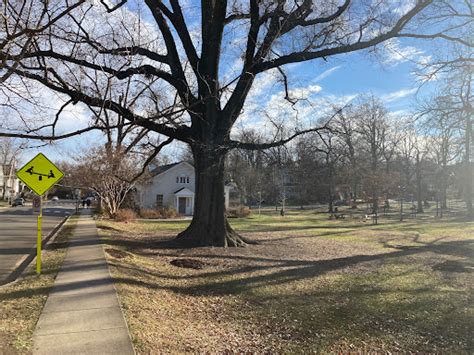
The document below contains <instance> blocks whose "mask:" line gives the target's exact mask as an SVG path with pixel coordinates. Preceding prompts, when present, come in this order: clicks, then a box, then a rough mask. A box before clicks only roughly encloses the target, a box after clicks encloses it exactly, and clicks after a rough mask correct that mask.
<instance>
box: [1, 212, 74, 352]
mask: <svg viewBox="0 0 474 355" xmlns="http://www.w3.org/2000/svg"><path fill="white" fill-rule="evenodd" d="M76 222H77V217H75V216H72V217H71V218H70V219H69V221H68V222H66V224H65V225H64V228H63V229H62V231H61V232H60V233H59V235H58V236H57V237H56V239H55V240H54V241H53V242H52V243H50V244H49V245H48V248H47V249H46V250H43V253H42V274H41V277H38V276H37V275H36V261H33V262H32V263H31V264H30V265H29V266H28V268H27V269H26V270H25V271H24V272H23V274H22V277H21V278H20V279H19V280H17V281H16V282H14V283H11V284H8V285H5V286H1V287H0V354H19V353H20V354H23V353H31V348H32V345H33V344H32V336H33V331H34V330H35V327H36V323H37V322H38V319H39V316H40V313H41V310H42V309H43V305H44V303H45V302H46V299H47V297H48V294H49V291H50V290H51V288H52V286H53V284H54V278H55V277H56V274H57V272H58V271H59V268H60V267H61V264H62V262H63V260H64V256H65V255H66V249H67V241H68V239H69V236H70V235H71V233H72V231H73V229H74V228H75V226H76Z"/></svg>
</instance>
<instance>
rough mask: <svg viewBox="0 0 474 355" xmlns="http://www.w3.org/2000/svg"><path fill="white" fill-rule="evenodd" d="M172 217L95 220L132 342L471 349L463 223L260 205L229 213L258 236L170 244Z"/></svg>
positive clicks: (151, 347)
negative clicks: (258, 210) (279, 211)
mask: <svg viewBox="0 0 474 355" xmlns="http://www.w3.org/2000/svg"><path fill="white" fill-rule="evenodd" d="M183 223H184V222H183ZM183 223H182V222H179V223H177V224H173V223H170V222H153V223H150V222H147V223H134V224H133V223H132V224H127V225H124V224H117V223H110V222H103V223H102V226H103V227H104V228H103V229H102V235H103V240H104V242H105V243H106V244H108V245H109V246H108V247H110V248H114V249H117V250H126V251H127V253H128V256H126V257H123V258H120V259H118V258H114V257H113V253H112V254H110V253H109V255H108V261H109V264H110V266H111V271H112V274H113V276H114V277H115V279H116V285H117V288H118V292H119V297H120V300H121V303H122V305H123V307H124V310H125V315H126V318H127V321H128V324H129V326H130V330H131V333H132V338H133V340H134V344H135V347H136V349H137V351H138V352H139V353H149V352H157V351H162V352H165V353H176V352H225V351H233V352H286V353H288V352H299V353H301V352H318V353H327V352H331V351H332V352H338V351H341V352H348V351H379V352H386V351H390V352H397V351H399V352H408V351H414V352H416V351H419V352H445V353H469V352H472V350H473V349H472V343H469V342H470V330H472V329H473V328H472V326H473V319H474V318H473V315H474V314H473V304H472V302H473V300H472V289H473V278H472V276H473V271H474V270H473V268H474V263H473V260H472V255H473V254H472V247H473V242H474V233H472V231H473V229H474V225H473V223H466V222H456V221H450V222H439V221H432V220H430V221H425V222H419V221H410V222H406V223H403V224H398V223H392V222H389V221H388V222H386V223H385V222H383V223H382V224H381V225H379V226H372V225H367V224H363V223H360V222H357V221H351V220H344V221H328V220H327V217H326V216H324V215H317V214H314V213H311V212H304V213H294V214H291V213H290V215H288V216H286V217H284V218H281V217H279V216H277V215H274V216H272V215H262V216H253V217H252V218H250V219H242V220H239V219H238V220H232V223H233V225H234V227H235V228H237V229H238V230H240V231H244V234H245V236H247V237H251V238H253V239H256V240H258V241H259V242H260V245H256V246H251V247H248V248H229V249H220V248H194V249H179V248H176V247H175V246H173V243H171V242H170V239H171V238H172V237H173V236H174V235H176V231H177V230H179V229H180V228H182V227H183V226H184V224H183ZM180 258H187V259H194V260H199V261H201V262H202V263H203V264H204V267H203V268H202V269H188V268H181V267H176V266H173V265H171V264H170V262H171V261H172V260H175V259H180ZM453 265H454V266H456V267H454V266H453Z"/></svg>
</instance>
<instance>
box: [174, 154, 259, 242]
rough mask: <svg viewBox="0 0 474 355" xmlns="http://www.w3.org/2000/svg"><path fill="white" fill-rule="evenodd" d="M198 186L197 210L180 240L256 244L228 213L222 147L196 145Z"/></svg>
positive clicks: (195, 201)
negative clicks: (240, 231) (234, 225)
mask: <svg viewBox="0 0 474 355" xmlns="http://www.w3.org/2000/svg"><path fill="white" fill-rule="evenodd" d="M192 151H193V157H194V168H195V171H196V189H195V199H194V214H193V219H192V221H191V224H190V225H189V227H188V228H187V229H186V230H184V231H183V232H181V233H180V234H178V236H177V240H178V241H180V242H182V243H184V244H185V245H186V246H218V247H244V246H246V245H247V244H254V243H253V242H251V241H249V240H247V239H245V238H244V237H242V236H240V235H239V234H237V233H236V232H235V231H234V230H233V229H232V227H231V226H230V224H229V222H228V221H227V217H226V216H225V196H224V161H225V156H226V153H225V152H223V151H222V150H220V149H219V147H214V149H213V148H208V149H203V148H201V147H199V146H197V147H196V146H193V147H192Z"/></svg>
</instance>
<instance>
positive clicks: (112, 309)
mask: <svg viewBox="0 0 474 355" xmlns="http://www.w3.org/2000/svg"><path fill="white" fill-rule="evenodd" d="M86 213H87V211H83V213H82V214H81V217H80V218H79V221H78V224H77V228H76V230H75V232H74V235H73V237H72V238H71V240H70V242H69V249H68V251H67V255H66V258H65V260H64V264H63V266H62V268H61V270H60V271H59V273H58V276H57V278H56V281H55V283H54V288H53V290H52V292H51V293H50V294H49V297H48V300H47V301H46V304H45V306H44V308H43V311H42V313H41V316H40V319H39V321H38V324H37V325H36V330H35V332H34V335H33V342H34V347H33V353H34V354H88V355H90V354H134V350H133V346H132V343H131V340H130V334H129V332H128V328H127V324H126V322H125V319H124V317H123V314H122V310H121V308H120V305H119V303H118V298H117V293H116V291H115V288H114V285H113V281H112V278H111V277H110V273H109V270H108V268H107V263H106V261H105V255H104V251H103V249H102V245H101V243H100V240H99V237H98V235H97V228H96V224H95V221H94V220H93V219H92V217H91V216H89V215H87V214H86Z"/></svg>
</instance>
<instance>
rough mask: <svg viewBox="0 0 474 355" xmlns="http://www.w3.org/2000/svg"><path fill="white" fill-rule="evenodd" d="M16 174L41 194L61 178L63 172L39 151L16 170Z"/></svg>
mask: <svg viewBox="0 0 474 355" xmlns="http://www.w3.org/2000/svg"><path fill="white" fill-rule="evenodd" d="M16 176H18V178H19V179H20V180H21V181H23V182H24V183H25V185H26V186H28V187H29V188H30V189H31V191H33V192H34V193H36V194H37V195H39V196H42V195H43V194H44V193H45V192H46V191H48V190H49V189H50V188H51V187H52V186H53V185H54V184H55V183H57V182H58V181H59V180H61V179H62V177H63V176H64V174H63V172H62V171H61V170H59V169H58V167H57V166H56V165H54V164H53V163H52V162H51V161H50V160H49V159H48V158H46V157H45V156H44V155H43V154H42V153H39V154H38V155H37V156H35V157H34V158H33V159H31V160H30V161H29V162H28V163H26V164H25V165H24V166H23V167H22V168H21V169H20V170H18V172H17V173H16Z"/></svg>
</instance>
